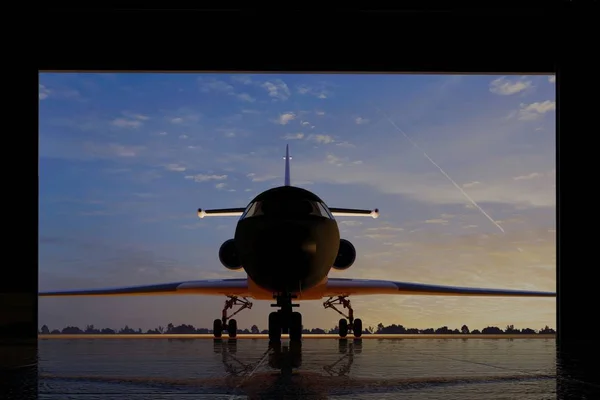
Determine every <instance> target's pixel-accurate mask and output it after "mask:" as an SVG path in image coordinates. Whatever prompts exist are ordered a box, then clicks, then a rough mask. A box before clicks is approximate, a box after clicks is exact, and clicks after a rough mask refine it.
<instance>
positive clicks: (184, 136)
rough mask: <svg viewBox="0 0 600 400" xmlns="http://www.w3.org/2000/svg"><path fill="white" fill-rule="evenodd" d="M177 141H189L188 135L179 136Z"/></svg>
mask: <svg viewBox="0 0 600 400" xmlns="http://www.w3.org/2000/svg"><path fill="white" fill-rule="evenodd" d="M179 139H189V136H188V135H179Z"/></svg>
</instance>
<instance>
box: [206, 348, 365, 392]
mask: <svg viewBox="0 0 600 400" xmlns="http://www.w3.org/2000/svg"><path fill="white" fill-rule="evenodd" d="M361 350H362V339H353V340H352V339H350V340H349V339H340V340H339V352H340V353H341V354H342V356H341V357H340V358H339V359H338V360H337V361H335V362H334V363H332V364H330V365H325V366H323V367H322V368H323V370H324V371H325V372H326V373H327V374H328V375H329V376H327V375H324V374H319V373H317V372H313V371H294V370H295V369H299V368H300V367H301V366H302V344H301V343H298V342H289V344H285V342H284V343H281V342H277V343H273V344H269V347H268V349H267V351H266V352H265V353H264V354H263V357H262V358H261V359H260V360H259V361H255V362H253V363H249V364H246V363H243V362H241V361H240V360H239V359H238V358H237V357H236V356H235V354H236V352H237V340H219V339H216V340H215V341H214V351H215V352H216V353H220V354H222V362H223V366H224V367H225V370H226V371H227V372H228V373H229V374H230V376H231V377H235V378H237V379H238V381H237V382H236V383H237V384H235V385H233V387H231V389H233V390H234V392H238V391H241V392H242V393H244V394H245V395H246V396H247V398H248V399H264V398H282V397H283V398H286V399H296V398H297V399H300V398H302V399H306V398H307V397H308V398H318V399H326V398H327V395H328V394H330V393H329V392H331V384H332V383H333V384H334V385H335V384H336V383H337V384H339V383H341V382H332V381H331V377H340V378H343V377H347V375H348V374H349V373H350V369H351V367H352V364H353V362H354V354H355V353H360V351H361ZM266 360H268V366H269V367H270V368H271V369H273V370H276V371H261V372H257V371H258V370H259V369H260V367H261V365H262V364H263V363H264V361H266ZM240 378H241V379H240ZM231 383H233V382H231V381H229V384H231ZM340 389H343V388H342V387H340Z"/></svg>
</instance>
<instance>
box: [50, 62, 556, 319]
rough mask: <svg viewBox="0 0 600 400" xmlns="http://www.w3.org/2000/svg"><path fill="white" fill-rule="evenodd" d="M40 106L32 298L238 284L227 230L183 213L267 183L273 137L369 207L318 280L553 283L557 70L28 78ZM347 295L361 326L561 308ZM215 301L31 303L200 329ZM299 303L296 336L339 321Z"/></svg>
mask: <svg viewBox="0 0 600 400" xmlns="http://www.w3.org/2000/svg"><path fill="white" fill-rule="evenodd" d="M39 99H40V103H39V115H40V123H39V129H40V134H39V154H40V159H39V176H40V180H39V182H40V183H39V188H40V190H39V192H40V199H39V210H40V227H39V237H40V251H39V257H40V260H39V271H40V289H41V290H54V289H56V290H60V289H74V288H87V287H103V286H117V285H118V286H120V285H136V284H146V283H158V282H170V281H179V280H188V279H189V280H194V279H205V278H206V279H208V278H222V277H223V278H224V277H242V276H243V273H239V272H230V271H227V270H226V269H225V268H224V267H222V266H221V264H220V263H219V261H218V255H217V252H218V248H219V246H220V245H221V243H222V242H223V241H225V240H227V239H229V238H231V237H232V236H233V232H234V229H235V224H236V219H235V218H215V219H205V220H199V219H198V218H197V217H196V210H197V209H198V208H222V207H243V206H246V204H247V203H248V202H249V200H250V199H251V198H252V197H254V196H255V195H256V194H258V193H259V192H260V191H262V190H265V189H267V188H270V187H273V186H278V185H281V184H282V183H283V172H284V164H283V160H282V156H283V155H284V152H285V145H286V144H287V143H289V144H290V153H291V155H292V157H293V160H292V171H291V172H292V176H291V177H292V184H295V185H298V186H302V187H305V188H307V189H309V190H312V191H314V192H316V193H317V194H318V195H319V196H320V197H321V198H323V199H324V200H325V202H326V203H327V204H328V205H330V206H332V207H350V208H375V207H378V208H380V210H381V217H380V218H379V219H376V220H372V219H363V218H355V219H351V218H340V219H339V224H340V229H341V232H342V237H345V238H347V239H349V240H351V241H352V242H353V243H354V244H355V246H356V248H357V252H358V257H357V262H356V263H355V264H354V265H353V266H352V268H351V269H349V270H348V271H345V272H343V273H342V272H332V275H334V276H340V277H342V276H345V277H360V278H379V279H394V280H399V281H410V282H425V283H436V284H449V285H461V286H485V287H500V288H515V289H539V290H555V286H556V266H555V264H556V258H555V253H556V243H555V236H556V233H555V212H556V204H555V197H556V195H555V192H556V188H555V173H556V170H555V166H556V164H555V152H556V146H555V83H554V79H553V77H549V76H443V75H422V76H420V75H334V74H331V75H327V74H322V75H321V74H317V75H314V74H304V75H302V74H279V75H273V74H113V73H110V74H109V73H106V74H57V73H52V74H50V73H43V74H40V86H39ZM386 115H387V116H388V117H389V119H388V118H387V117H386ZM392 122H393V124H395V125H396V127H395V126H394V125H393V124H392ZM405 135H406V136H408V137H409V138H410V140H408V139H407V137H406V136H405ZM411 141H412V142H411ZM415 145H416V146H415ZM436 164H437V165H438V166H439V167H440V168H441V169H442V170H443V172H442V171H440V169H439V168H438V167H437V166H436ZM448 177H450V178H448ZM455 184H456V185H455ZM456 186H459V187H460V189H459V188H457V187H456ZM471 200H473V201H471ZM482 210H483V211H482ZM484 213H485V214H487V216H486V215H485V214H484ZM488 216H489V217H490V218H488ZM352 301H353V305H354V308H355V310H356V311H355V313H356V315H357V316H360V317H362V318H363V320H364V323H365V324H366V325H376V324H377V323H379V322H383V323H385V324H389V323H401V324H403V325H405V326H409V327H412V326H414V327H423V328H425V327H439V326H443V325H448V326H452V327H460V325H462V324H463V323H467V324H468V325H470V326H473V327H479V328H482V327H484V326H487V325H492V324H494V325H500V326H504V325H506V324H514V325H515V326H517V327H525V326H529V327H532V328H534V329H539V328H541V327H543V326H544V325H550V326H555V316H556V312H555V309H556V306H555V300H554V299H519V298H515V299H491V298H490V299H479V298H468V297H466V298H443V297H421V296H392V297H390V296H373V297H371V296H367V297H355V298H353V299H352ZM222 303H223V299H222V298H218V297H202V296H181V297H163V296H157V297H116V298H77V299H75V298H43V299H40V324H43V323H46V324H48V325H50V326H51V328H52V327H63V326H65V325H68V324H71V325H79V326H83V325H85V324H88V323H94V324H96V326H103V327H104V326H106V327H119V326H124V325H125V324H129V325H130V326H134V327H136V328H137V327H141V328H142V329H148V328H153V327H155V326H157V325H159V324H162V325H165V324H167V323H168V322H172V323H174V324H180V323H192V324H194V325H195V326H204V327H209V326H211V324H212V320H213V319H214V318H217V317H219V315H220V312H221V308H222ZM301 308H302V310H303V314H304V324H305V326H307V327H315V326H321V327H332V326H334V325H335V324H336V321H337V320H338V316H337V314H335V313H333V312H331V311H329V310H328V311H326V310H324V309H323V308H322V305H321V303H320V302H305V303H303V304H302V306H301ZM268 312H269V306H268V302H255V306H254V308H253V309H252V310H250V311H243V312H242V313H241V314H240V316H239V318H238V323H239V324H240V325H241V326H246V325H247V326H250V325H252V324H254V323H256V324H257V325H259V327H261V328H263V327H265V326H266V321H267V314H268Z"/></svg>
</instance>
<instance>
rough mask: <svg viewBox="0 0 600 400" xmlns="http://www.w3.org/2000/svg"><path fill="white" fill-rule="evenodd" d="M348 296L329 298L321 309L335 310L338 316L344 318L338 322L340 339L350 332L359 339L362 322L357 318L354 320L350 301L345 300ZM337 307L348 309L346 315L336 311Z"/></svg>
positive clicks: (361, 331)
mask: <svg viewBox="0 0 600 400" xmlns="http://www.w3.org/2000/svg"><path fill="white" fill-rule="evenodd" d="M347 297H348V296H338V297H336V298H333V297H330V298H329V299H328V300H327V301H326V302H324V303H323V307H325V308H326V309H327V308H331V309H333V310H335V311H336V312H337V313H338V314H341V315H343V316H344V318H342V319H340V321H339V325H338V327H339V335H340V337H342V338H345V337H346V336H348V332H352V333H353V334H354V337H355V338H359V337H361V336H362V333H363V326H362V320H361V319H359V318H357V319H354V310H353V309H352V305H350V300H348V298H347ZM336 304H337V305H341V306H342V307H343V308H347V309H348V315H346V314H344V313H343V312H342V311H340V310H338V309H337V307H336Z"/></svg>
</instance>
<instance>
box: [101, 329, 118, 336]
mask: <svg viewBox="0 0 600 400" xmlns="http://www.w3.org/2000/svg"><path fill="white" fill-rule="evenodd" d="M100 333H102V334H103V335H114V334H115V333H116V332H115V331H114V330H112V329H110V328H104V329H102V330H101V331H100Z"/></svg>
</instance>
